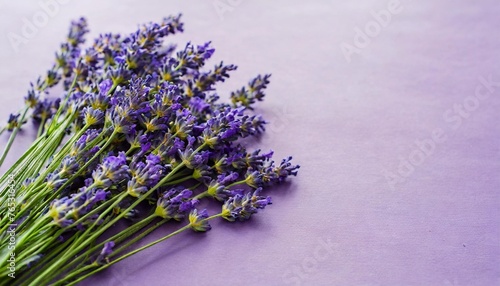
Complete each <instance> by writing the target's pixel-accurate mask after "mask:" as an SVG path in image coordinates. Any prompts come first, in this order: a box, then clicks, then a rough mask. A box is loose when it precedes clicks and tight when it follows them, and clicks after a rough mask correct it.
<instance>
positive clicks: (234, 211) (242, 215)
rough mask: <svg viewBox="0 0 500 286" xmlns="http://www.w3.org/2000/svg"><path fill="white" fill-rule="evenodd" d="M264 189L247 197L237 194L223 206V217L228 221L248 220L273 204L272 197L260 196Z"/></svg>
mask: <svg viewBox="0 0 500 286" xmlns="http://www.w3.org/2000/svg"><path fill="white" fill-rule="evenodd" d="M261 191H262V188H258V189H257V190H255V191H254V192H253V194H252V193H247V194H246V195H240V194H237V195H235V196H234V197H231V198H229V199H228V200H227V201H226V202H225V203H224V205H223V206H222V217H223V218H224V219H226V220H228V221H235V220H240V221H243V220H248V219H249V218H250V217H251V216H252V214H255V213H257V211H258V210H259V209H264V208H265V207H266V206H267V205H270V204H271V197H263V196H260V195H259V194H260V192H261Z"/></svg>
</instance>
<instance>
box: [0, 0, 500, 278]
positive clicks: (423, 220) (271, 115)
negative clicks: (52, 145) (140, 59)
mask: <svg viewBox="0 0 500 286" xmlns="http://www.w3.org/2000/svg"><path fill="white" fill-rule="evenodd" d="M42 2H43V1H42ZM312 2H313V1H227V0H220V1H186V3H184V2H181V1H168V3H167V1H143V2H141V3H147V4H141V5H139V4H135V3H136V2H135V1H78V2H77V1H69V3H67V4H63V5H60V6H59V8H58V9H59V11H58V12H57V13H55V15H54V16H51V17H49V20H48V23H47V24H46V25H45V26H44V27H41V28H39V29H38V31H37V32H36V33H34V35H33V37H32V38H30V39H28V41H27V43H25V44H22V45H21V46H19V47H18V51H17V52H15V50H14V49H13V47H12V45H11V44H10V43H9V40H8V38H7V34H8V33H9V32H11V33H16V34H18V35H21V27H22V26H23V18H27V19H32V18H33V16H34V15H36V14H37V13H38V12H39V11H42V10H41V7H40V5H39V4H38V1H15V2H10V1H6V0H2V1H0V16H1V17H0V35H1V36H2V41H1V42H0V48H1V51H2V52H1V53H0V63H1V65H0V96H1V99H2V104H1V105H0V114H2V116H3V117H4V118H6V117H7V115H8V113H9V112H12V111H14V110H17V109H18V108H20V107H21V97H22V96H24V91H25V90H26V89H27V86H28V83H29V81H31V80H33V79H35V78H36V77H37V76H38V74H41V73H43V72H44V71H45V70H46V69H47V68H48V67H49V65H50V64H51V62H52V60H53V51H54V50H55V49H56V48H57V47H58V44H59V42H60V41H62V40H63V37H64V35H65V33H66V29H67V26H68V23H69V21H70V19H74V18H76V17H78V16H81V15H83V16H86V17H87V18H88V20H89V22H90V25H91V30H92V36H95V35H96V34H98V33H101V32H107V31H119V32H127V31H131V30H133V29H134V28H135V27H136V24H138V23H141V22H146V21H149V20H159V19H161V17H162V16H164V15H167V14H169V13H177V12H182V13H184V15H185V17H184V20H185V22H186V33H185V34H183V35H180V36H178V37H176V38H175V41H177V42H179V43H183V42H185V41H187V40H192V41H193V42H195V43H201V42H204V41H207V40H212V41H213V43H214V45H215V47H216V48H217V52H216V59H218V60H219V59H224V60H225V61H227V62H231V63H236V64H238V65H239V70H238V72H237V73H236V74H235V75H234V76H233V77H232V79H231V80H230V81H229V82H228V83H227V84H226V85H225V86H224V91H230V90H232V89H235V88H237V87H239V86H240V85H241V84H243V83H245V82H246V81H247V79H249V78H250V77H252V76H254V75H256V74H257V73H262V72H271V73H273V77H272V84H271V87H270V89H269V92H268V97H267V98H266V102H265V103H264V104H261V105H260V106H259V110H258V111H259V112H262V113H263V114H264V115H266V116H267V118H268V119H269V120H270V121H272V124H271V125H270V126H269V130H268V131H269V132H267V134H266V135H265V136H264V137H263V138H262V139H261V140H260V142H256V144H259V145H260V146H263V147H264V149H268V148H273V149H275V150H276V151H277V155H279V156H280V157H282V156H285V155H287V154H293V155H294V157H295V158H296V161H297V162H298V163H300V164H301V165H302V168H301V169H300V173H299V177H297V178H296V179H295V180H293V181H292V182H291V184H288V185H286V186H283V187H280V188H276V189H275V190H273V191H272V195H273V199H274V204H273V205H272V206H271V207H269V208H268V209H266V210H265V211H264V212H263V213H261V214H259V215H258V216H256V217H255V218H254V219H253V220H252V221H250V222H248V223H245V224H234V225H232V224H229V223H224V222H215V223H214V224H213V226H214V229H213V230H212V231H211V232H209V233H207V234H202V235H199V234H193V233H185V234H182V235H180V236H177V237H175V238H173V239H171V240H169V241H167V242H164V243H162V244H160V245H157V246H155V247H154V248H151V249H149V250H146V251H144V252H143V253H140V254H138V255H136V256H135V257H133V258H130V259H127V260H125V261H123V262H121V263H119V264H118V265H116V266H114V267H112V268H110V269H108V270H107V271H105V272H104V273H102V274H100V275H98V276H96V277H94V278H92V279H89V280H88V281H86V282H85V283H82V285H167V284H169V285H227V284H234V285H287V284H298V283H301V284H303V285H499V284H500V269H499V268H500V266H499V265H500V242H499V241H500V190H499V187H500V175H499V174H500V163H499V162H500V124H499V122H500V112H499V110H500V98H499V97H500V84H497V86H490V87H485V86H484V85H483V87H479V88H478V86H481V85H482V80H481V79H480V78H484V79H488V78H489V77H491V79H492V80H493V81H496V82H500V65H499V63H500V61H499V60H500V58H499V57H500V38H499V37H498V27H499V26H500V20H499V18H498V15H499V14H500V4H498V1H493V0H491V1H475V2H470V1H469V2H470V4H469V2H466V1H451V0H450V1H439V3H431V2H438V1H404V0H401V7H402V8H401V9H402V11H400V12H399V13H396V14H393V15H392V19H391V21H390V23H388V24H387V25H386V27H382V28H381V29H380V31H379V32H378V33H374V34H376V35H375V36H374V37H371V38H370V42H369V43H368V44H367V45H365V47H364V48H361V49H359V50H358V52H359V53H356V54H353V55H352V58H351V61H350V62H348V61H347V60H346V58H345V57H344V55H343V53H342V50H341V48H340V46H341V45H342V43H346V44H350V45H353V44H354V37H355V35H356V31H355V28H356V27H359V28H361V29H364V28H365V25H367V24H368V25H370V24H369V22H370V21H372V20H373V17H374V16H373V15H372V13H371V11H372V10H374V11H380V10H381V9H386V7H387V6H388V3H389V2H390V1H342V3H335V4H330V3H334V1H315V3H312ZM335 2H340V1H335ZM423 2H424V3H423ZM228 3H232V5H234V7H232V6H227V5H229V4H228ZM217 5H219V6H217ZM224 5H226V6H224ZM217 7H218V8H217ZM218 9H219V10H218ZM221 9H222V10H221ZM224 9H225V10H224ZM375 32H377V31H375ZM358 46H359V45H358ZM476 92H479V94H486V95H489V97H488V98H485V99H479V100H477V101H475V100H474V98H476ZM464 103H465V104H466V105H467V107H468V108H469V111H467V110H465V111H464V112H462V113H461V115H457V114H458V113H455V111H454V105H461V104H464ZM475 103H477V105H476V106H475V105H474V104H475ZM458 116H459V117H458ZM459 118H460V119H459ZM459 120H460V125H459ZM439 130H441V131H440V132H441V133H442V136H441V137H440V138H446V140H444V141H443V140H434V141H433V142H434V143H433V144H434V145H435V147H434V148H432V149H431V151H432V152H428V153H429V154H428V155H426V156H425V157H423V158H422V156H421V155H422V153H421V152H419V151H418V147H417V145H416V143H415V141H423V140H430V139H431V138H433V132H434V133H435V132H438V133H439ZM34 133H35V132H34V131H33V130H32V129H31V128H27V129H26V130H25V131H24V133H23V134H22V136H21V138H20V140H18V141H17V143H16V145H15V146H14V150H13V151H12V154H10V155H9V158H8V159H9V160H8V163H9V164H11V163H12V162H13V161H14V159H15V158H16V157H17V156H19V155H20V154H22V152H23V151H24V150H25V149H26V148H27V146H29V143H30V140H31V139H32V138H33V135H34ZM434 137H435V136H434ZM435 139H438V138H435ZM6 140H7V139H6V137H5V136H4V137H2V138H1V139H0V142H1V143H2V145H5V142H6ZM438 141H439V142H438ZM427 142H428V141H427ZM429 146H431V147H432V144H431V145H429ZM415 150H417V151H415ZM419 156H420V157H419ZM409 160H411V161H412V162H413V163H414V165H418V166H414V167H413V170H412V169H410V171H409V172H403V171H404V170H402V169H401V170H398V168H399V165H400V163H401V162H406V161H409ZM398 172H401V173H398ZM390 173H392V174H393V175H394V174H395V175H397V176H399V178H400V181H398V182H397V183H395V184H391V181H389V182H388V181H387V174H390ZM403 179H404V182H403ZM171 229H172V228H170V229H164V230H162V231H160V232H159V233H155V235H153V236H154V237H159V236H160V235H162V233H167V232H168V231H169V230H171ZM324 243H329V244H330V250H329V251H327V250H326V249H323V248H322V247H324V246H323V244H324Z"/></svg>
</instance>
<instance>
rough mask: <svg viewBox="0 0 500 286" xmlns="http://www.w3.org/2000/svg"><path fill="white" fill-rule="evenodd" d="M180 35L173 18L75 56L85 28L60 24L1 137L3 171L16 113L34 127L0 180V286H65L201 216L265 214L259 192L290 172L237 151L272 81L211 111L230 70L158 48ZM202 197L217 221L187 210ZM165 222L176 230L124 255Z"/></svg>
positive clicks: (207, 54)
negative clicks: (46, 64)
mask: <svg viewBox="0 0 500 286" xmlns="http://www.w3.org/2000/svg"><path fill="white" fill-rule="evenodd" d="M182 31H183V23H182V22H181V20H180V15H178V16H174V17H167V18H165V19H164V20H163V21H162V22H161V23H148V24H145V25H142V26H140V27H139V29H138V30H137V31H135V32H133V33H131V34H129V35H126V36H123V35H119V34H104V35H100V36H99V37H98V38H97V39H95V40H94V42H93V44H92V45H91V46H89V47H87V48H83V45H84V43H85V40H84V36H85V35H86V33H87V32H88V27H87V23H86V21H85V19H83V18H82V19H79V20H77V21H75V22H73V23H72V24H71V28H70V32H69V34H68V37H67V41H66V42H65V43H63V44H62V45H61V49H60V51H58V52H57V53H56V63H55V65H54V66H53V67H52V68H51V69H50V70H49V71H48V72H47V75H46V76H45V77H43V78H39V79H38V80H37V81H36V83H35V84H31V88H30V90H29V91H28V94H27V95H26V97H25V103H26V105H25V107H24V108H23V109H22V110H21V111H20V112H19V113H18V114H12V115H10V117H9V120H8V123H7V125H6V126H5V127H4V128H2V129H1V131H0V132H4V130H9V131H11V135H10V138H9V141H8V143H7V146H6V148H5V151H4V153H3V155H2V157H1V158H0V164H1V163H3V161H4V159H5V157H6V155H7V153H8V151H9V149H10V147H11V146H12V144H13V142H14V140H15V138H16V135H17V133H18V130H19V129H20V128H21V127H22V125H23V124H24V123H25V122H26V121H27V116H30V117H31V118H33V120H35V121H36V122H38V124H39V130H38V136H37V138H36V140H35V141H34V142H33V144H32V145H31V147H29V149H28V150H27V151H26V152H25V153H24V154H23V155H22V156H21V158H19V159H18V161H17V162H16V163H14V165H13V166H11V167H10V169H8V170H7V171H6V173H5V174H4V175H3V176H2V177H1V178H0V190H1V191H0V195H1V196H2V198H5V199H3V200H2V201H1V202H0V214H1V216H0V241H1V245H2V248H1V250H0V265H1V267H0V275H1V277H2V279H0V286H2V285H47V284H52V285H72V284H76V283H78V282H79V281H82V280H83V279H85V278H87V277H89V276H90V275H92V274H94V273H96V272H99V271H102V270H104V269H106V268H108V267H109V266H111V265H113V264H115V263H117V262H119V261H121V260H123V259H125V258H127V257H129V256H131V255H133V254H135V253H138V252H140V251H142V250H144V249H146V248H148V247H151V246H153V245H155V244H157V243H159V242H162V241H164V240H166V239H168V238H170V237H172V236H174V235H177V234H179V233H181V232H183V231H185V230H188V229H191V230H194V231H197V232H205V231H208V230H210V229H211V226H210V223H209V221H210V220H212V219H216V218H223V219H225V220H227V221H244V220H247V219H249V218H250V217H251V216H252V215H253V214H255V213H256V212H257V211H258V210H260V209H263V208H265V207H266V206H267V205H269V204H271V198H270V197H269V196H263V195H261V194H262V192H263V191H264V190H265V189H268V188H269V187H271V186H273V185H276V184H279V183H282V182H283V181H285V180H286V178H287V177H289V176H295V175H296V174H297V169H298V168H299V166H298V165H293V164H292V163H291V159H292V158H291V157H288V158H285V159H284V160H282V161H280V162H279V163H275V162H274V161H273V159H272V156H273V152H272V151H270V152H267V153H266V152H261V150H259V149H257V150H253V151H249V150H247V149H246V148H245V146H244V145H243V141H244V139H245V138H247V137H251V136H259V135H260V134H261V133H262V132H264V130H265V128H264V127H265V123H266V122H265V121H264V119H263V118H262V117H261V116H260V115H256V114H253V105H254V104H255V103H256V102H257V101H262V100H263V98H264V90H265V89H266V87H267V85H268V84H269V78H270V75H263V76H261V75H259V76H257V77H255V78H254V79H252V80H251V81H250V82H249V83H248V85H247V86H245V87H243V88H241V89H239V90H237V91H235V92H232V93H231V94H230V103H223V102H220V101H219V96H218V95H217V93H216V85H217V84H218V83H221V82H224V81H225V80H226V79H227V78H228V77H229V73H230V72H232V71H234V70H236V66H234V65H226V64H224V63H223V62H221V63H220V64H217V65H215V66H214V68H213V69H205V68H204V67H205V64H206V62H207V61H208V60H209V59H210V58H211V57H212V54H213V53H214V49H213V48H212V47H211V45H210V43H205V44H202V45H198V46H196V45H192V44H191V43H188V44H187V45H186V46H185V47H183V48H181V49H178V50H177V48H176V47H175V46H174V45H166V44H164V43H163V39H164V38H165V37H166V36H169V35H172V34H175V33H178V32H182ZM176 50H177V52H176ZM56 86H62V92H60V96H59V97H51V95H52V93H54V92H52V93H51V90H52V88H53V87H56ZM52 91H53V90H52ZM209 199H212V200H216V201H219V202H220V203H221V210H220V212H218V213H215V214H212V215H209V214H208V211H207V210H206V209H201V208H200V207H199V205H200V201H202V200H209ZM122 220H125V221H129V222H128V223H127V227H126V228H125V229H123V230H119V231H118V230H116V228H114V227H113V226H114V225H116V223H117V222H119V221H122ZM171 221H181V222H182V221H185V223H184V226H183V227H180V228H179V229H177V230H176V231H174V232H172V233H170V234H168V235H166V236H164V237H162V238H160V239H158V240H156V241H153V242H151V243H149V244H146V245H145V246H143V247H140V248H134V245H135V244H136V243H137V242H139V241H141V240H142V239H144V238H145V237H146V236H147V235H148V234H149V233H151V232H153V231H154V230H156V229H158V228H159V227H161V226H163V225H164V224H166V223H168V222H171ZM110 232H111V235H110V234H109V233H110Z"/></svg>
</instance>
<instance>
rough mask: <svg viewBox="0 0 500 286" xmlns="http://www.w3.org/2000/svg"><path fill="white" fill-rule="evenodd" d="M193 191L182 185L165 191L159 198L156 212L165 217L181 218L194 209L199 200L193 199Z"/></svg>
mask: <svg viewBox="0 0 500 286" xmlns="http://www.w3.org/2000/svg"><path fill="white" fill-rule="evenodd" d="M192 194H193V192H192V191H191V190H189V189H183V188H182V187H178V188H173V189H170V190H169V191H167V192H164V193H163V194H162V195H161V197H160V198H159V199H158V203H157V207H156V210H155V214H156V215H157V216H159V217H162V218H165V219H175V220H181V219H182V218H184V217H185V216H186V213H189V212H190V211H191V210H193V209H194V207H195V206H196V204H197V203H198V201H197V200H193V199H191V195H192Z"/></svg>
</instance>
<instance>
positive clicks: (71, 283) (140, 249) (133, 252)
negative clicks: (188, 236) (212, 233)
mask: <svg viewBox="0 0 500 286" xmlns="http://www.w3.org/2000/svg"><path fill="white" fill-rule="evenodd" d="M221 216H222V213H219V214H216V215H213V216H210V217H208V218H206V219H204V220H203V221H209V220H212V219H214V218H218V217H221ZM190 228H191V225H189V224H188V225H185V226H183V227H182V228H180V229H178V230H176V231H174V232H172V233H170V234H169V235H166V236H164V237H162V238H160V239H157V240H155V241H153V242H151V243H148V244H146V245H144V246H142V247H140V248H137V249H135V250H133V251H131V252H129V253H127V254H124V255H122V256H120V257H119V258H117V259H115V260H113V261H111V262H110V263H108V264H105V265H102V266H99V267H98V268H96V269H94V270H93V271H91V272H89V273H87V274H85V275H83V276H82V277H80V278H78V279H77V280H75V281H72V282H70V283H69V284H67V285H75V284H76V283H78V282H81V281H83V280H85V279H86V278H88V277H90V276H92V275H93V274H95V273H97V272H100V271H102V270H104V269H106V268H108V267H110V266H111V265H113V264H115V263H118V262H120V261H122V260H124V259H125V258H128V257H130V256H132V255H134V254H136V253H138V252H141V251H143V250H145V249H147V248H150V247H151V246H154V245H156V244H158V243H160V242H162V241H165V240H167V239H169V238H171V237H173V236H175V235H177V234H180V233H181V232H183V231H185V230H188V229H190ZM66 282H67V281H66V279H64V278H63V279H61V280H59V281H57V283H66Z"/></svg>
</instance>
